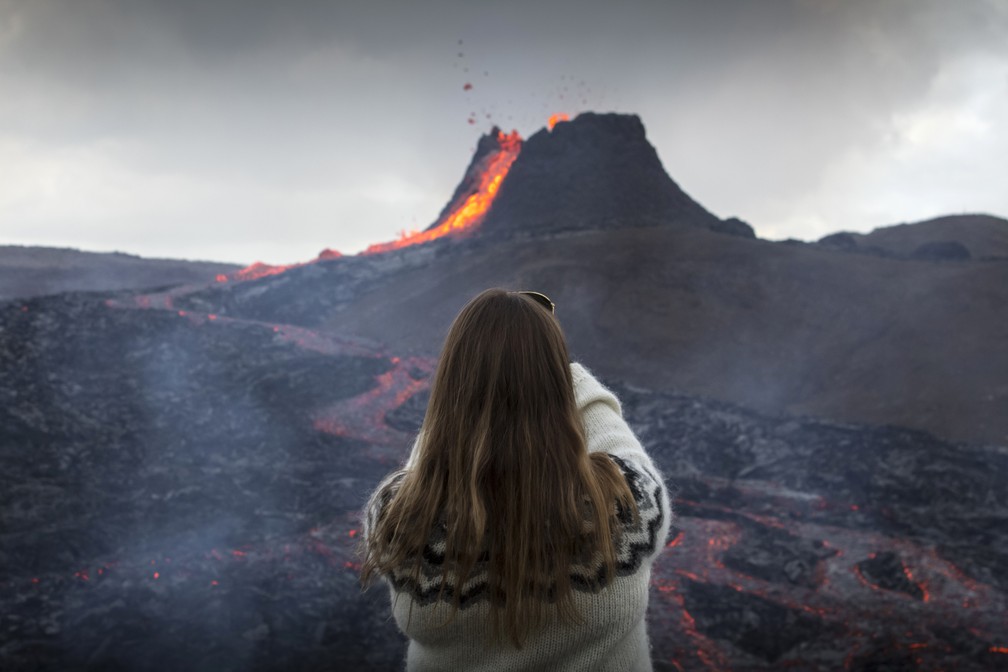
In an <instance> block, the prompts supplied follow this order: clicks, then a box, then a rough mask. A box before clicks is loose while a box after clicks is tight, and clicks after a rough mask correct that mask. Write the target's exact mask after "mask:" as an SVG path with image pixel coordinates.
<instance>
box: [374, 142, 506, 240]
mask: <svg viewBox="0 0 1008 672" xmlns="http://www.w3.org/2000/svg"><path fill="white" fill-rule="evenodd" d="M497 142H498V144H499V145H500V149H499V150H497V151H496V152H495V153H493V154H490V155H488V156H487V157H486V158H484V159H483V161H484V162H485V167H484V168H483V172H482V174H481V175H480V177H479V186H478V187H477V189H476V192H475V193H473V194H471V195H470V196H469V197H468V198H466V199H465V200H464V201H463V202H462V203H461V204H459V205H458V206H457V207H456V208H455V209H454V210H452V211H451V212H450V213H448V215H447V216H446V217H445V218H444V219H443V220H441V222H440V223H439V224H438V225H437V226H435V227H434V228H432V229H428V230H426V231H418V232H416V233H410V234H404V235H403V236H402V237H400V238H399V240H394V241H391V242H388V243H376V244H374V245H371V246H370V247H368V248H367V249H366V250H364V252H362V254H379V253H381V252H388V251H390V250H398V249H400V248H403V247H408V246H410V245H417V244H418V243H426V242H429V241H431V240H435V239H437V238H441V237H442V236H446V235H448V234H452V233H459V232H462V231H466V230H469V229H472V228H473V227H475V226H478V225H479V224H480V222H482V221H483V217H485V216H486V213H487V211H488V210H489V209H490V205H491V204H492V203H493V200H494V197H495V196H496V195H497V190H498V189H500V185H501V183H502V182H503V181H504V178H505V177H507V174H508V171H510V170H511V164H513V163H514V162H515V159H517V158H518V153H519V152H520V151H521V146H522V139H521V136H520V135H518V131H511V132H510V133H504V132H503V131H498V132H497Z"/></svg>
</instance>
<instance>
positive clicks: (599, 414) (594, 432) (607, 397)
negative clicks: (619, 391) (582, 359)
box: [571, 362, 672, 564]
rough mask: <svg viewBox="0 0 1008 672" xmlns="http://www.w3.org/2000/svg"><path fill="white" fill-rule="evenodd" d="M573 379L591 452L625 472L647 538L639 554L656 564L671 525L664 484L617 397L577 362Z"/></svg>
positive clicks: (572, 373)
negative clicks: (609, 459) (606, 457)
mask: <svg viewBox="0 0 1008 672" xmlns="http://www.w3.org/2000/svg"><path fill="white" fill-rule="evenodd" d="M571 377H572V378H573V381H574V399H575V401H576V403H577V407H578V412H579V413H580V414H581V420H582V422H583V423H584V429H585V442H586V444H587V447H588V452H589V453H595V452H605V453H608V454H609V455H610V456H612V457H613V461H614V462H616V464H617V466H619V468H620V470H621V471H622V472H623V474H624V476H625V477H626V479H627V484H628V485H629V486H630V490H631V492H632V493H633V496H634V499H635V500H636V502H637V508H638V510H639V512H640V514H641V517H642V519H643V520H642V522H643V527H642V529H641V531H642V532H643V533H644V536H643V537H642V538H641V540H640V541H641V543H640V544H639V545H638V550H639V551H640V552H641V554H642V555H644V556H646V557H647V559H649V560H653V559H654V558H655V557H657V555H658V553H659V552H660V551H661V549H662V548H664V545H665V539H666V537H667V536H668V531H669V527H670V526H671V521H672V508H671V505H670V501H669V495H668V488H667V487H666V486H665V480H664V479H663V478H662V475H661V473H660V472H659V471H658V469H657V468H656V467H655V464H654V462H653V461H652V460H651V457H650V456H649V455H648V454H647V452H645V450H644V447H643V446H642V445H641V442H640V441H639V440H638V439H637V436H636V435H634V433H633V430H632V429H630V426H629V425H628V424H627V422H626V420H624V419H623V409H622V407H621V406H620V403H619V400H618V399H617V398H616V395H615V394H613V393H612V392H611V391H609V390H608V389H606V388H605V387H604V386H603V385H602V383H600V382H599V381H598V380H596V379H595V377H594V376H593V375H592V374H591V372H590V371H588V369H586V368H585V367H584V366H582V365H581V364H578V363H576V362H575V363H572V364H571ZM639 561H640V558H637V562H639ZM635 564H636V563H635Z"/></svg>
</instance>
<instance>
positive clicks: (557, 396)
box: [424, 289, 583, 471]
mask: <svg viewBox="0 0 1008 672" xmlns="http://www.w3.org/2000/svg"><path fill="white" fill-rule="evenodd" d="M575 416H576V408H575V405H574V392H573V388H572V383H571V373H570V357H569V355H568V353H567V343H566V341H565V339H564V335H563V332H562V331H561V329H560V324H559V322H557V320H556V318H555V317H554V316H553V314H552V312H551V311H549V310H547V309H546V308H545V307H544V306H543V305H542V304H540V303H539V302H538V301H537V300H536V299H534V298H532V297H530V296H529V295H527V294H523V293H519V292H508V291H504V290H501V289H489V290H486V291H485V292H482V293H481V294H479V295H478V296H477V297H475V298H474V299H472V300H471V301H470V302H469V303H468V304H466V306H465V307H464V308H463V309H462V311H461V312H460V313H459V314H458V317H456V318H455V321H454V322H453V323H452V325H451V328H450V329H449V330H448V336H447V338H446V339H445V343H444V347H443V349H442V352H441V358H440V361H439V363H438V368H437V372H436V374H435V376H434V380H433V383H432V386H431V399H430V403H429V404H428V407H427V414H426V418H425V420H424V434H425V435H429V434H430V433H431V432H434V433H438V434H441V435H442V436H443V438H448V437H447V436H445V434H446V433H449V432H450V433H452V434H454V435H455V436H456V437H458V438H460V439H461V438H463V437H465V439H466V440H465V441H463V442H462V443H456V442H453V441H452V442H448V441H445V442H439V443H438V444H436V445H435V446H432V448H434V447H439V448H440V449H442V450H449V451H450V450H459V451H462V453H463V454H458V455H440V456H438V459H439V460H441V459H446V460H448V461H450V462H451V463H454V464H455V465H456V466H461V464H463V463H466V462H468V461H469V458H472V459H475V460H478V461H486V462H487V463H488V466H489V465H490V464H496V465H497V466H498V467H500V468H504V467H506V466H509V465H510V464H511V463H514V462H516V461H518V460H521V462H526V460H527V459H531V457H532V456H531V455H501V454H498V453H499V452H500V451H501V450H504V449H516V450H534V451H542V450H544V449H545V445H548V443H547V444H545V445H544V441H543V438H544V437H545V436H548V435H549V434H551V433H554V432H556V431H561V430H563V431H566V432H568V433H569V434H570V436H569V441H568V442H565V443H570V444H571V446H570V447H571V448H573V447H581V448H582V450H583V446H577V444H580V443H583V442H582V441H579V440H578V439H579V438H580V426H579V424H578V422H577V418H576V417H575ZM523 432H525V433H526V436H524V437H520V436H519V435H520V434H522V433H523ZM473 437H480V439H481V440H480V441H475V442H474V441H471V439H472V438H473ZM520 438H524V439H525V440H524V441H523V440H518V439H520ZM512 439H514V440H512ZM491 448H493V449H494V450H495V453H494V454H487V455H480V454H479V452H480V451H481V450H490V449H491ZM551 450H557V448H555V447H551ZM526 466H527V463H526ZM470 469H471V465H467V467H466V471H469V470H470ZM493 471H496V469H495V470H493Z"/></svg>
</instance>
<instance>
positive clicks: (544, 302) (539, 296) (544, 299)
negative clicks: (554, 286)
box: [517, 290, 556, 314]
mask: <svg viewBox="0 0 1008 672" xmlns="http://www.w3.org/2000/svg"><path fill="white" fill-rule="evenodd" d="M517 293H518V294H524V295H525V296H527V297H529V298H530V299H532V300H533V301H535V302H536V303H538V304H539V305H540V306H542V307H543V308H545V309H546V310H548V311H550V312H551V313H553V314H556V310H555V309H556V306H555V305H554V304H553V302H552V301H550V298H549V297H548V296H546V295H545V294H543V293H541V292H530V291H527V290H522V291H519V292H517Z"/></svg>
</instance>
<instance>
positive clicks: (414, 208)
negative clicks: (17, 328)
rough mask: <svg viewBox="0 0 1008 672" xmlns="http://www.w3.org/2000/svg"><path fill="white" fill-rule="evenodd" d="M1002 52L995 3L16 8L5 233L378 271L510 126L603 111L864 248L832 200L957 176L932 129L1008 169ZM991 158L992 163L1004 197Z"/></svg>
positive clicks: (716, 188) (699, 184)
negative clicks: (879, 181)
mask: <svg viewBox="0 0 1008 672" xmlns="http://www.w3.org/2000/svg"><path fill="white" fill-rule="evenodd" d="M460 40H461V41H462V44H459V41H460ZM1006 45H1008V12H1006V10H1005V3H1003V2H999V1H995V0H990V1H984V0H975V1H972V2H957V3H948V2H939V1H937V0H932V1H924V2H921V1H910V0H905V1H892V2H867V1H865V2H851V1H850V0H845V1H840V0H837V1H827V0H815V1H813V0H805V1H802V0H763V1H760V2H755V1H751V2H743V1H736V2H717V3H712V2H653V3H641V2H638V3H608V2H607V3H584V2H581V3H574V2H565V3H531V2H528V3H502V4H499V5H494V6H488V5H486V4H484V3H478V4H477V3H461V2H426V3H418V2H398V3H392V2H380V3H354V4H353V5H350V4H349V3H342V2H321V1H317V2H311V1H306V0H302V1H299V2H283V3H274V2H240V1H238V0H228V1H217V2H200V1H197V0H183V1H178V0H176V1H172V2H168V1H156V0H134V1H132V2H126V1H121V0H120V1H112V0H104V1H103V0H75V1H73V2H71V1H63V2H49V1H45V0H39V1H33V2H24V1H16V0H14V1H12V0H7V1H6V2H3V1H0V88H2V90H3V91H4V92H5V94H7V95H4V96H2V97H0V128H2V129H3V130H2V131H0V159H3V160H4V161H5V162H7V163H10V162H11V161H14V162H16V163H18V165H19V166H20V168H21V170H20V171H19V176H18V179H17V180H14V181H13V182H11V183H10V184H8V185H7V186H5V187H0V219H2V220H4V221H5V224H4V225H3V230H2V231H0V234H2V235H3V237H4V238H6V239H7V241H8V242H29V241H30V240H32V239H34V240H37V241H38V242H44V243H48V244H58V242H59V240H60V236H61V235H62V236H64V237H63V238H62V240H63V241H64V242H65V243H68V244H78V245H83V246H85V247H104V248H108V247H119V248H126V249H130V250H131V251H142V252H144V253H146V254H152V253H154V250H153V249H149V248H141V247H138V245H140V244H142V245H147V244H149V245H151V246H160V247H159V248H158V249H160V250H162V252H161V253H162V254H188V255H189V256H202V257H207V256H218V257H220V258H229V259H235V260H242V259H244V260H250V257H249V256H245V255H251V256H252V257H261V256H267V255H268V254H273V255H279V256H274V257H273V258H272V259H270V260H272V261H292V260H294V259H296V258H298V257H303V256H305V255H306V254H309V253H314V252H315V251H317V250H318V249H319V248H321V247H323V246H326V245H330V246H334V247H341V246H344V247H346V248H357V247H360V246H361V245H363V244H365V243H366V242H373V241H374V240H379V239H385V238H388V237H390V235H392V233H393V232H395V231H398V230H399V229H402V228H411V227H423V226H426V225H427V224H428V223H429V222H430V220H431V219H432V218H433V216H434V215H435V214H436V213H437V211H438V210H439V209H440V207H441V205H443V202H444V200H445V199H446V198H447V196H448V195H449V194H450V192H451V189H452V188H453V187H454V183H455V181H456V180H457V179H458V177H459V175H460V173H461V171H462V169H463V167H464V165H465V163H466V162H467V160H468V152H469V146H471V144H472V143H473V141H474V140H475V138H476V136H477V135H478V133H481V132H485V131H486V130H487V129H488V128H489V126H490V124H491V123H492V122H496V123H499V124H500V125H502V126H507V127H511V126H516V127H518V128H519V130H521V131H522V132H523V133H526V134H527V133H530V132H532V131H534V130H535V129H536V128H538V127H539V126H541V125H542V123H543V122H544V121H545V118H546V117H547V116H548V115H549V114H550V113H552V112H557V111H567V112H570V113H576V112H578V111H582V110H586V109H597V110H602V111H605V110H610V109H614V110H618V111H625V112H634V113H638V114H640V115H641V116H642V118H643V120H644V122H645V124H646V126H647V128H648V133H649V137H650V138H651V140H652V142H653V143H654V144H655V145H656V146H657V148H658V150H659V153H660V154H661V156H662V158H663V161H664V162H665V165H666V168H667V169H668V170H669V172H670V173H671V174H672V176H673V178H675V179H676V180H677V181H679V182H680V183H681V184H682V185H683V186H684V188H686V189H687V191H689V192H690V193H692V194H693V195H694V196H695V197H697V198H698V199H699V200H700V201H701V202H702V203H704V204H705V205H706V206H707V207H709V208H710V209H712V210H713V211H714V212H715V213H716V214H719V215H728V214H738V215H740V216H743V217H746V218H749V219H752V220H754V221H753V223H754V224H756V225H757V227H758V229H759V230H761V232H766V233H770V234H771V235H773V234H776V235H785V234H786V235H794V236H798V237H815V236H816V235H821V233H824V232H825V231H818V230H815V229H814V227H812V228H809V229H808V230H805V231H802V230H794V231H791V230H786V229H787V228H788V227H789V226H790V227H792V228H793V227H795V226H798V224H796V223H795V222H798V221H799V220H801V213H802V212H805V211H807V213H806V214H807V215H808V218H809V221H817V222H819V224H818V226H820V227H831V228H833V229H837V228H856V227H862V228H863V227H865V226H867V225H868V220H867V219H865V220H864V221H861V220H858V221H849V220H850V219H852V218H856V217H858V216H861V215H859V214H858V213H856V212H854V211H850V212H843V213H837V212H836V210H837V203H835V202H833V201H831V200H830V199H831V198H832V197H831V196H830V194H831V193H832V192H835V191H836V190H837V189H838V188H839V187H840V185H846V181H850V180H854V179H855V178H854V177H853V175H854V174H855V173H858V172H863V168H861V167H859V165H860V164H859V162H862V163H868V164H870V165H873V166H882V165H884V164H886V162H887V161H897V159H896V158H893V157H904V158H903V159H899V160H907V159H905V157H906V156H907V154H906V151H905V150H906V149H907V147H908V146H910V145H908V144H907V143H908V142H909V141H908V140H906V138H904V136H907V137H910V136H912V138H913V140H914V143H916V144H913V143H911V144H913V148H912V149H913V151H914V152H916V153H917V154H920V156H921V157H923V158H922V159H920V160H917V159H915V160H914V161H915V163H914V165H915V166H925V165H930V164H934V166H940V165H946V164H948V163H949V162H950V161H953V158H955V157H951V158H950V157H949V156H946V155H941V156H939V154H936V153H935V152H937V151H938V149H941V148H940V147H939V148H938V149H934V148H932V149H928V147H930V145H927V142H930V143H932V144H934V142H935V141H934V139H933V137H932V136H933V134H932V135H927V134H926V133H924V132H923V131H922V130H921V129H927V128H929V124H931V125H932V126H933V125H934V124H936V123H953V122H954V123H958V124H960V126H962V129H966V130H962V129H960V131H961V132H962V133H967V136H968V133H969V132H972V131H969V129H970V128H974V129H981V130H982V132H983V137H982V138H980V137H979V136H978V138H979V139H977V140H976V147H977V148H981V147H986V146H990V147H992V148H996V147H1000V146H1001V143H1003V142H1004V138H1005V131H1004V129H1003V128H1001V127H1000V126H1001V124H996V127H993V128H990V127H991V126H994V125H995V123H994V122H993V121H991V120H992V119H993V115H994V114H995V113H996V112H997V111H999V110H1000V107H998V106H1000V105H1003V104H1004V103H1003V100H1004V98H1008V95H1006V93H1005V89H1006V88H1008V85H1006V81H1005V80H1006V78H1008V71H1002V70H1001V69H1000V68H1001V67H1002V64H1005V63H1008V48H1006ZM459 54H461V56H460V55H459ZM997 77H1000V79H999V80H998V81H997V82H990V83H989V84H988V83H987V82H986V81H985V78H997ZM465 83H471V84H472V85H473V86H472V89H471V91H467V92H464V91H463V84H465ZM960 84H961V85H960ZM994 87H996V88H997V89H998V90H1000V92H1001V93H1000V95H1001V96H1002V98H1000V99H997V98H995V99H989V98H990V97H989V95H987V94H986V93H985V92H986V91H990V90H991V88H994ZM984 96H987V97H984ZM470 115H474V116H475V118H476V119H477V120H478V122H479V123H478V124H476V125H473V126H470V125H468V124H466V119H467V118H468V117H469V116H470ZM488 117H489V118H488ZM974 117H975V119H973V118H974ZM943 119H944V120H945V121H942V120H943ZM949 119H952V120H953V121H952V122H949V121H948V120H949ZM971 119H973V120H972V121H971ZM936 120H937V121H936ZM956 120H958V121H956ZM971 124H972V126H971ZM908 129H909V130H908ZM977 132H979V131H977ZM922 133H924V134H923V135H922ZM974 135H975V133H974ZM970 137H972V136H968V137H967V138H966V139H967V140H969V138H970ZM922 138H923V140H922ZM981 140H982V142H981ZM924 141H926V142H925V144H923V145H922V144H921V142H924ZM968 144H969V143H966V142H960V143H959V146H962V147H965V146H967V145H968ZM936 147H937V145H936ZM970 147H972V145H970ZM897 149H898V150H899V151H897ZM943 151H946V154H947V149H946V150H943ZM971 151H972V149H971ZM977 151H980V149H977ZM991 151H992V152H993V149H992V150H991ZM900 152H902V153H900ZM928 152H931V153H928ZM914 156H916V154H915V155H914ZM960 159H962V157H959V158H955V160H960ZM962 160H965V159H962ZM995 160H996V159H995V157H994V155H993V154H991V155H990V156H989V157H988V156H986V155H981V156H976V157H974V162H975V163H976V164H977V165H985V164H990V169H989V170H988V173H989V172H990V171H993V172H994V174H995V175H998V176H1004V169H1003V168H997V167H995V164H994V162H995ZM929 162H930V164H929ZM953 163H954V161H953ZM956 165H958V164H956ZM998 165H1000V164H998ZM891 168H892V170H889V171H888V172H891V173H898V172H899V171H897V170H896V167H895V166H891ZM922 170H925V169H924V168H920V167H918V168H917V171H918V175H917V177H915V178H914V179H915V180H917V179H919V178H920V172H921V171H922ZM927 170H928V171H930V172H928V173H927V175H928V176H929V177H927V178H926V179H932V180H938V179H939V178H938V177H936V173H935V172H934V171H935V170H938V168H937V167H936V168H928V169H927ZM873 179H875V177H874V176H873ZM905 179H906V180H909V179H910V178H909V177H907V178H905ZM89 181H93V184H92V183H90V182H89ZM907 184H909V182H907ZM847 186H848V187H849V186H850V185H847ZM855 187H856V189H855V190H857V189H864V190H866V191H864V193H863V195H862V196H863V198H864V199H866V200H870V201H873V202H878V201H879V198H877V195H874V194H873V193H871V192H870V190H869V189H868V187H867V186H864V185H860V184H857V185H855ZM901 188H904V187H899V186H898V185H896V186H894V187H893V188H892V189H889V190H888V192H887V193H897V192H899V191H900V189H901ZM978 190H979V191H978ZM930 191H931V192H932V193H934V192H935V190H934V189H930ZM96 193H99V194H100V195H101V197H100V198H98V197H97V196H95V194H96ZM977 194H980V196H979V200H980V201H981V202H979V203H976V204H975V205H974V204H969V203H968V204H967V205H968V206H971V207H973V208H976V209H981V208H986V209H998V208H1000V209H1001V212H1002V213H1003V212H1004V210H1008V203H1005V202H1004V200H1003V198H1002V199H1001V200H998V197H997V196H995V195H989V194H987V192H985V191H983V190H982V189H980V188H979V187H976V188H974V190H973V192H971V193H970V194H969V198H970V199H974V200H975V199H977V198H978V196H977ZM57 196H58V198H57ZM949 198H951V196H949ZM166 200H167V201H170V202H169V203H165V202H164V201H166ZM59 202H65V203H67V204H69V205H67V206H66V207H61V206H60V205H59ZM914 202H916V201H914ZM943 203H945V201H935V204H934V205H933V206H931V207H938V208H941V207H945V206H944V205H943ZM71 206H72V207H71ZM887 207H888V206H887ZM902 207H904V206H901V205H900V202H898V201H894V202H893V203H892V204H891V207H889V209H887V210H880V211H879V213H878V214H877V215H876V216H878V217H891V218H892V219H891V220H890V221H896V220H897V219H902V218H904V217H907V218H909V217H913V216H915V215H916V214H917V213H916V212H915V211H914V212H909V211H903V212H896V211H898V210H900V208H902ZM906 207H908V208H909V206H906ZM830 213H833V214H830ZM929 214H939V213H938V212H934V213H929ZM863 216H864V217H866V218H867V217H868V215H867V214H864V215H863ZM845 217H846V218H847V219H844V218H845ZM890 221H885V220H882V221H874V222H873V224H872V225H883V224H886V223H890ZM280 222H282V223H283V225H284V228H283V234H282V235H280V234H279V233H278V223H280ZM211 223H212V227H208V224H211ZM809 226H811V225H809ZM82 229H83V230H82ZM197 233H198V234H199V235H197ZM33 236H34V238H33ZM116 241H121V242H116ZM180 241H188V243H187V244H188V245H189V247H188V248H186V249H183V247H181V246H179V245H180ZM237 241H240V243H239V242H237ZM187 250H192V251H187ZM199 250H205V251H203V252H200V251H199ZM254 250H261V251H258V252H256V251H254ZM239 255H241V256H239Z"/></svg>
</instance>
